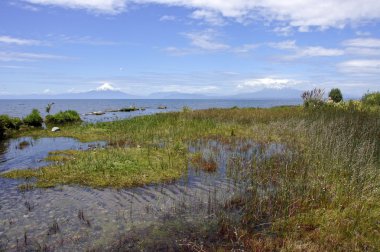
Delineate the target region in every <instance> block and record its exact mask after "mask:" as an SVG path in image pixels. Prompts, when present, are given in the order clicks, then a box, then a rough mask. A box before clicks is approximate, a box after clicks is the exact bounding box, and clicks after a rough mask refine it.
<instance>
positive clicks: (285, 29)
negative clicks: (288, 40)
mask: <svg viewBox="0 0 380 252" xmlns="http://www.w3.org/2000/svg"><path fill="white" fill-rule="evenodd" d="M273 31H274V32H275V33H277V34H278V35H281V36H290V35H291V34H293V32H294V31H293V27H291V26H289V25H288V26H279V27H275V28H274V29H273Z"/></svg>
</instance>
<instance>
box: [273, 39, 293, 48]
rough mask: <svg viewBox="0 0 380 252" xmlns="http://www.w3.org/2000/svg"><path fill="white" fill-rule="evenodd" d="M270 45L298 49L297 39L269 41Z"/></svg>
mask: <svg viewBox="0 0 380 252" xmlns="http://www.w3.org/2000/svg"><path fill="white" fill-rule="evenodd" d="M269 46H271V47H273V48H276V49H296V48H297V45H296V41H295V40H285V41H281V42H275V43H269Z"/></svg>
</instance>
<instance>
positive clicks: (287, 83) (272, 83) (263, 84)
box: [237, 78, 300, 89]
mask: <svg viewBox="0 0 380 252" xmlns="http://www.w3.org/2000/svg"><path fill="white" fill-rule="evenodd" d="M299 83H300V81H296V80H292V79H279V78H261V79H247V80H243V81H241V82H240V83H239V84H238V85H237V88H239V89H243V88H274V89H282V88H287V87H291V86H294V85H297V84H299Z"/></svg>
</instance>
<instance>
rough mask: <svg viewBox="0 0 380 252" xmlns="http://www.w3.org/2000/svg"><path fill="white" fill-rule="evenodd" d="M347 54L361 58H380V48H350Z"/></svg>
mask: <svg viewBox="0 0 380 252" xmlns="http://www.w3.org/2000/svg"><path fill="white" fill-rule="evenodd" d="M346 53H347V54H352V55H361V56H380V48H366V47H348V48H346Z"/></svg>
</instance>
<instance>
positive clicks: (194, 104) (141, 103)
mask: <svg viewBox="0 0 380 252" xmlns="http://www.w3.org/2000/svg"><path fill="white" fill-rule="evenodd" d="M51 102H54V105H53V107H52V109H51V111H50V112H51V113H53V114H54V113H57V112H59V111H61V110H68V109H72V110H76V111H78V112H79V113H80V114H81V116H82V119H83V120H84V121H86V122H97V121H113V120H119V119H125V118H130V117H134V116H139V115H149V114H154V113H158V112H165V111H179V110H181V109H182V108H183V107H185V106H186V107H189V108H191V109H194V110H196V109H208V108H231V107H234V106H237V107H242V108H246V107H262V108H267V107H273V106H280V105H297V104H300V103H301V100H300V99H289V100H143V99H140V100H0V114H8V115H10V116H15V117H24V116H26V115H27V114H29V113H30V112H31V110H32V109H33V108H36V109H38V110H39V111H40V112H41V113H42V115H46V113H45V107H46V105H47V104H48V103H51ZM130 106H135V107H139V108H145V110H139V111H134V112H107V113H106V114H104V115H100V116H97V115H85V114H86V113H90V112H94V111H107V110H117V109H121V108H126V107H130ZM159 106H166V107H167V109H165V110H162V109H158V107H159Z"/></svg>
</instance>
